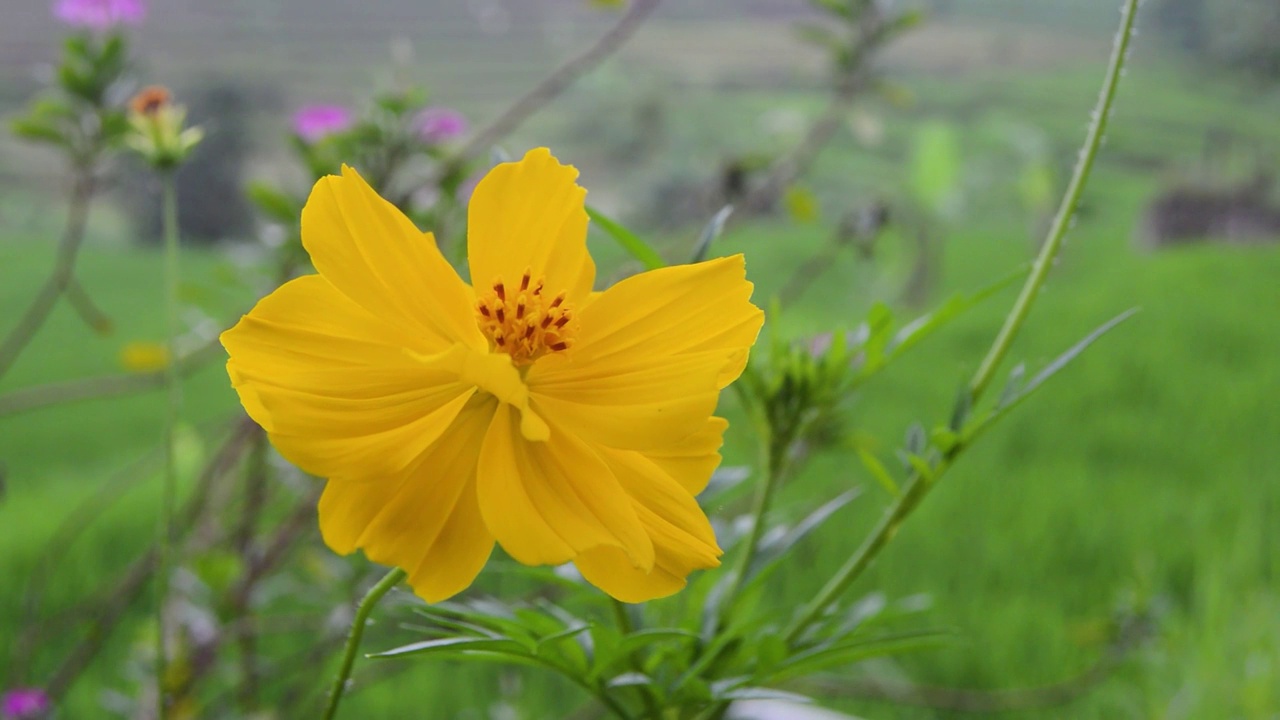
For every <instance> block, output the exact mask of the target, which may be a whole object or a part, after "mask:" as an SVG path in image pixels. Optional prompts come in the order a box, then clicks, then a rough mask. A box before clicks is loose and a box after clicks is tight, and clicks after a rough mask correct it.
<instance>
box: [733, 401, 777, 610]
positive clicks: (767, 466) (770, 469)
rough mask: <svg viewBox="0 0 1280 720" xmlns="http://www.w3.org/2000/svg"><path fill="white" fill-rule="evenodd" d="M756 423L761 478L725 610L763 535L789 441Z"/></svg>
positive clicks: (763, 424) (744, 580)
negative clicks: (780, 438) (762, 474)
mask: <svg viewBox="0 0 1280 720" xmlns="http://www.w3.org/2000/svg"><path fill="white" fill-rule="evenodd" d="M757 424H758V425H759V426H760V429H759V435H760V469H761V470H763V471H764V477H763V478H761V480H760V483H759V484H758V485H756V495H755V500H754V501H753V502H752V505H751V531H750V532H749V533H748V535H747V538H746V541H745V542H743V543H742V545H743V548H742V554H741V555H739V556H738V562H737V563H736V564H735V565H734V568H733V580H732V581H731V583H730V584H729V587H728V588H727V590H726V592H725V594H724V597H723V599H722V603H723V607H724V608H725V609H726V610H727V609H729V608H730V607H732V604H733V599H734V598H735V597H737V595H738V592H739V591H740V590H741V589H742V583H744V582H746V579H747V575H748V573H750V572H751V562H752V561H753V560H755V557H756V551H757V550H759V545H760V538H761V536H763V535H764V524H765V523H764V516H765V514H766V513H768V512H769V506H770V505H772V504H773V496H774V494H775V492H776V491H777V489H778V484H779V483H778V480H779V478H780V477H781V475H782V466H783V464H784V461H785V459H786V455H787V452H788V451H789V450H790V447H791V443H790V442H775V441H776V437H775V436H774V434H773V431H772V430H771V429H770V428H769V424H768V423H767V422H765V421H759V422H758V423H757Z"/></svg>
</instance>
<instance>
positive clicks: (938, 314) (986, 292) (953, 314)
mask: <svg viewBox="0 0 1280 720" xmlns="http://www.w3.org/2000/svg"><path fill="white" fill-rule="evenodd" d="M1026 272H1027V265H1026V264H1023V265H1021V266H1019V267H1018V268H1016V269H1014V270H1013V271H1012V272H1010V273H1008V274H1006V275H1005V276H1004V277H1002V278H1000V279H999V280H997V281H996V282H994V283H992V284H990V285H988V286H986V287H984V288H982V289H980V290H978V291H977V292H976V293H973V294H971V295H954V296H952V297H951V298H948V299H947V300H946V302H944V303H942V305H940V306H939V307H938V308H937V309H936V310H934V311H933V312H930V313H927V314H925V315H921V316H920V317H918V318H916V319H915V320H912V321H911V322H909V323H907V324H906V325H904V326H903V327H902V329H901V330H899V331H898V332H897V333H896V334H894V336H893V340H892V342H890V343H889V360H893V359H895V358H897V357H898V356H899V355H901V354H902V353H904V352H906V351H907V350H910V349H911V348H912V347H914V346H915V345H916V343H918V342H920V341H921V340H923V339H925V338H926V337H928V336H929V335H931V334H933V332H934V331H935V330H938V329H939V328H941V327H943V326H944V325H946V324H947V323H949V322H951V321H952V320H954V319H956V318H957V317H959V316H960V315H962V314H963V313H964V312H965V311H967V310H969V309H970V308H972V307H974V306H976V305H978V304H979V303H981V302H982V301H983V300H986V299H987V298H989V297H991V296H992V295H995V294H996V293H998V292H1000V291H1001V290H1003V289H1005V288H1007V287H1009V286H1010V285H1012V284H1014V283H1015V282H1017V281H1019V280H1021V279H1022V278H1024V277H1025V276H1026Z"/></svg>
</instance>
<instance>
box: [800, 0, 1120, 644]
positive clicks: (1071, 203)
mask: <svg viewBox="0 0 1280 720" xmlns="http://www.w3.org/2000/svg"><path fill="white" fill-rule="evenodd" d="M1138 2H1139V0H1125V4H1124V7H1123V8H1122V9H1121V20H1120V30H1119V32H1118V33H1117V34H1116V40H1115V44H1114V45H1113V47H1112V52H1111V62H1110V65H1109V66H1108V68H1107V75H1106V79H1105V80H1104V82H1103V85H1102V90H1101V92H1100V93H1099V97H1098V104H1097V107H1096V108H1095V109H1094V112H1093V120H1092V122H1091V123H1090V125H1089V132H1088V134H1087V135H1086V136H1085V141H1084V146H1083V147H1082V148H1081V150H1080V158H1079V161H1078V162H1077V163H1076V167H1075V172H1074V174H1073V175H1072V177H1071V182H1070V184H1069V185H1068V186H1067V190H1066V192H1065V194H1064V195H1063V198H1062V204H1061V205H1060V206H1059V208H1058V214H1057V215H1056V216H1055V217H1054V221H1053V225H1052V226H1051V227H1050V228H1049V233H1048V236H1047V238H1046V239H1045V242H1044V244H1043V245H1041V247H1040V253H1039V255H1037V257H1036V260H1035V263H1034V264H1033V265H1032V267H1031V272H1030V274H1029V275H1028V276H1027V281H1026V283H1025V284H1024V285H1023V286H1022V292H1021V293H1019V295H1018V299H1017V300H1016V301H1015V302H1014V305H1013V308H1012V309H1011V310H1010V311H1009V315H1008V316H1007V317H1006V318H1005V322H1004V326H1003V327H1001V328H1000V332H999V334H998V335H996V339H995V341H994V342H992V345H991V349H990V350H988V351H987V355H986V357H985V358H984V359H983V361H982V364H981V365H980V366H979V367H978V370H977V372H976V373H975V374H974V376H973V380H971V381H970V383H969V399H970V401H971V403H975V404H976V403H977V401H978V399H979V398H980V396H981V395H982V393H983V391H985V390H986V389H987V387H988V386H989V385H990V384H991V380H992V378H993V377H994V376H995V372H996V369H997V368H998V367H999V365H1000V362H1001V360H1003V359H1004V357H1005V355H1007V354H1008V352H1009V348H1010V346H1012V344H1013V341H1014V339H1015V338H1016V337H1017V334H1018V331H1019V330H1020V329H1021V328H1022V325H1023V323H1024V322H1025V321H1026V319H1027V315H1028V314H1029V313H1030V311H1031V305H1032V303H1034V302H1035V299H1036V296H1037V295H1039V293H1040V289H1041V288H1042V287H1043V286H1044V282H1045V279H1046V278H1047V277H1048V274H1049V269H1050V268H1051V267H1053V263H1054V261H1055V259H1056V258H1057V256H1058V252H1059V251H1060V250H1061V249H1062V243H1063V239H1064V238H1065V237H1066V234H1067V231H1068V230H1069V229H1070V228H1071V220H1072V218H1073V217H1074V216H1075V213H1076V209H1077V208H1078V207H1079V205H1080V197H1081V195H1082V194H1083V192H1084V188H1085V185H1086V184H1087V183H1088V180H1089V174H1090V172H1091V171H1092V169H1093V164H1094V161H1095V160H1096V159H1097V156H1098V151H1099V149H1100V148H1101V147H1102V137H1103V135H1104V133H1105V132H1106V129H1107V121H1108V119H1109V118H1110V116H1111V107H1112V103H1113V102H1114V100H1115V96H1116V88H1117V87H1118V85H1119V82H1120V77H1121V75H1123V71H1124V64H1125V61H1126V60H1127V58H1128V54H1129V43H1130V41H1131V40H1132V39H1133V27H1134V17H1135V15H1136V14H1137V8H1138ZM963 449H964V445H963V444H957V445H956V446H955V447H953V448H952V449H951V450H950V451H949V452H947V453H946V454H945V455H944V456H943V457H942V459H941V460H940V461H939V463H938V466H937V467H936V468H935V469H934V472H933V480H937V478H938V477H940V476H941V475H942V474H943V473H944V472H945V471H946V470H947V469H948V468H949V467H950V466H951V463H952V461H954V459H955V458H956V456H957V455H958V454H959V453H960V452H961V451H962V450H963ZM933 485H934V482H933V481H932V480H928V479H925V478H922V477H921V476H920V475H919V474H912V475H911V476H910V477H909V478H908V479H907V482H906V483H905V485H904V486H903V488H902V492H901V493H900V494H899V495H898V497H897V498H896V499H895V500H894V502H893V503H892V504H891V505H890V506H889V507H888V508H887V509H886V510H885V513H884V515H883V516H882V517H881V518H880V522H879V523H877V524H876V526H875V528H874V529H873V530H872V531H871V534H870V535H868V536H867V538H866V540H864V541H863V543H862V545H861V546H859V547H858V549H857V551H855V552H854V554H853V555H852V556H850V558H849V559H848V560H847V561H846V562H845V564H844V565H843V566H842V567H841V568H840V570H839V571H837V572H836V574H835V575H834V576H833V577H832V578H831V580H830V581H828V582H827V584H826V585H825V586H824V587H823V588H822V590H821V591H820V592H819V593H818V595H817V597H815V598H814V599H813V600H812V601H811V602H810V603H808V604H807V605H805V606H804V608H802V610H801V612H800V613H799V614H798V615H797V616H796V619H795V620H794V621H793V622H792V623H791V625H790V626H788V628H787V632H786V636H785V637H786V641H787V643H788V644H792V645H793V644H795V643H796V641H798V640H799V639H800V638H801V637H802V636H803V634H804V632H805V631H806V630H807V629H808V628H809V627H810V626H811V625H813V623H814V622H816V621H817V620H818V619H819V618H820V617H821V616H822V614H823V613H824V612H826V610H827V608H829V607H830V606H831V605H832V604H834V603H835V602H836V600H837V599H838V598H839V597H840V596H841V595H842V594H843V593H844V592H845V590H847V589H848V587H849V586H850V585H851V584H852V583H853V581H854V580H856V579H857V578H858V577H859V576H860V575H861V574H862V573H863V571H864V570H866V569H867V567H869V566H870V565H871V562H872V561H873V560H874V559H875V558H876V556H877V555H879V553H880V551H881V550H882V549H884V547H885V545H886V544H888V542H889V540H891V539H892V538H893V536H894V534H895V533H896V532H897V530H898V527H899V526H900V525H901V524H902V521H903V520H904V519H905V518H906V517H907V516H908V515H910V514H911V512H912V511H913V510H915V508H916V507H917V506H918V505H919V504H920V501H921V500H922V499H923V498H924V496H925V495H926V494H927V493H928V491H929V489H930V488H932V487H933Z"/></svg>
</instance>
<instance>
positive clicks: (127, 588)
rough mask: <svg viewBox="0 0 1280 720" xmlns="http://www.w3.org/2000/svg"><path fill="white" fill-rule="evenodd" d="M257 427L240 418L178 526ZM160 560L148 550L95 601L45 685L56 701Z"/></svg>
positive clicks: (200, 506) (200, 505)
mask: <svg viewBox="0 0 1280 720" xmlns="http://www.w3.org/2000/svg"><path fill="white" fill-rule="evenodd" d="M256 428H257V426H256V425H255V424H254V422H253V421H252V420H250V419H248V418H247V417H246V418H241V420H240V424H239V426H238V427H237V428H236V430H235V431H234V432H233V433H232V435H231V436H230V437H229V438H227V440H226V442H224V443H223V445H222V447H221V448H219V449H218V452H217V453H215V454H214V456H213V458H212V459H211V460H210V461H209V463H208V464H206V465H205V468H204V470H203V471H202V472H201V475H200V478H199V479H198V480H197V481H196V488H195V490H194V492H193V494H192V496H191V498H190V499H189V500H188V501H187V505H186V507H185V508H183V511H182V513H181V516H180V518H179V522H178V523H177V525H178V527H182V528H187V527H191V526H192V525H194V521H195V519H196V518H198V517H199V516H200V514H201V513H202V512H204V509H205V505H206V504H207V501H208V499H209V494H210V490H211V489H212V488H213V486H214V485H215V484H216V480H218V479H219V478H220V477H222V476H223V475H224V474H226V473H227V472H229V471H230V469H231V468H232V467H233V466H234V465H235V463H236V462H238V461H239V459H240V454H241V451H242V450H243V449H244V447H245V444H246V441H247V440H248V439H249V438H250V437H251V434H252V431H254V430H256ZM158 559H159V556H158V553H157V551H156V548H155V547H154V546H153V547H151V548H149V549H148V550H147V551H146V552H145V553H144V554H143V555H142V556H141V557H139V558H138V559H137V560H135V561H134V563H133V565H132V566H130V568H129V570H128V571H127V572H126V573H125V577H124V579H123V580H121V581H120V583H119V584H118V585H116V587H115V589H114V590H112V592H111V593H110V594H109V595H108V596H107V597H106V598H105V599H104V600H102V601H99V602H94V603H93V605H94V607H95V608H97V615H96V617H95V618H94V620H93V625H92V627H90V629H89V631H88V633H87V634H86V635H85V637H84V638H83V639H82V640H81V641H80V643H79V644H77V645H76V646H75V647H74V648H73V649H72V650H71V653H70V654H68V655H67V657H66V658H64V659H63V661H62V664H61V665H59V666H58V669H57V670H56V671H54V673H53V675H52V676H51V680H50V681H49V683H48V684H47V685H46V688H45V689H46V692H48V693H49V696H50V697H51V698H54V699H55V700H56V699H57V698H59V697H61V696H62V695H63V694H65V693H66V691H67V689H69V688H70V687H71V685H72V683H74V682H75V680H76V678H77V677H79V676H80V673H82V672H84V670H85V668H87V667H88V666H89V663H90V662H92V661H93V658H94V657H96V656H97V654H98V651H99V650H101V649H102V645H103V644H104V643H105V642H106V640H107V638H108V637H109V636H110V634H111V631H112V630H114V629H115V626H116V624H117V623H118V622H119V620H120V617H121V615H122V614H123V613H124V610H125V609H126V608H127V607H128V606H129V605H130V603H132V602H133V601H134V600H135V599H137V597H138V594H139V593H141V592H142V589H143V588H145V587H146V584H147V580H148V579H149V578H150V577H151V576H152V574H153V571H154V570H155V567H156V564H157V561H158Z"/></svg>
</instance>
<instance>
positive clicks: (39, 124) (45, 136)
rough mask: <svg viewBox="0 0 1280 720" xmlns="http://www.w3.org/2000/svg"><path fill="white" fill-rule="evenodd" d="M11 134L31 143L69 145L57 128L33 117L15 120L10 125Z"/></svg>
mask: <svg viewBox="0 0 1280 720" xmlns="http://www.w3.org/2000/svg"><path fill="white" fill-rule="evenodd" d="M9 127H10V129H11V130H13V134H14V135H17V136H18V137H20V138H22V139H23V140H30V141H32V142H45V143H52V144H54V145H62V146H64V147H65V146H66V145H68V144H69V141H68V140H67V137H66V136H65V135H64V134H63V132H62V130H61V129H59V128H58V127H57V126H55V125H52V124H50V123H47V122H44V121H43V120H42V119H39V118H35V117H24V118H17V119H15V120H14V121H13V122H12V123H11V124H10V125H9Z"/></svg>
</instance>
